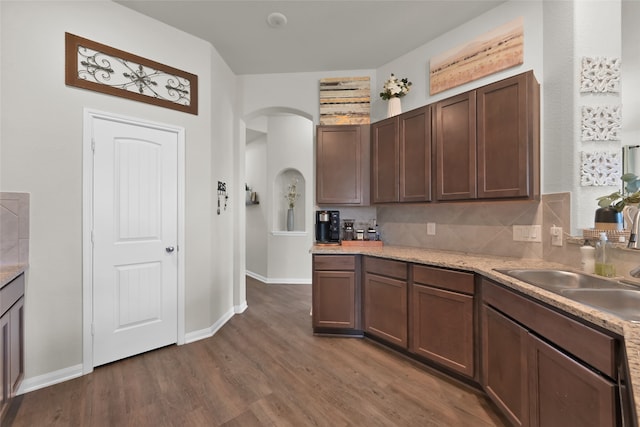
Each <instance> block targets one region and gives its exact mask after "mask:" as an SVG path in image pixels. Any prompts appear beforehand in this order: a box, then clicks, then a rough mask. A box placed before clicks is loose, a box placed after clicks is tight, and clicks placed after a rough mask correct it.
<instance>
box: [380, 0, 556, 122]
mask: <svg viewBox="0 0 640 427" xmlns="http://www.w3.org/2000/svg"><path fill="white" fill-rule="evenodd" d="M521 16H522V17H523V18H524V34H525V36H524V63H523V64H522V65H519V66H516V67H513V68H509V69H507V70H503V71H500V72H498V73H495V74H491V75H489V76H486V77H484V78H481V79H478V80H475V81H473V82H469V83H467V84H464V85H461V86H458V87H455V88H452V89H449V90H446V91H444V92H441V93H438V94H436V95H434V96H430V95H429V59H430V58H431V57H433V56H435V55H438V54H441V53H443V52H446V51H447V50H449V49H452V48H455V47H457V46H460V45H463V44H466V43H468V42H469V41H471V40H472V39H474V38H475V37H477V36H480V35H483V34H484V33H486V32H488V31H490V30H493V29H495V28H496V27H499V26H501V25H503V24H506V23H507V22H510V21H512V20H514V19H516V18H518V17H521ZM541 23H542V6H541V3H540V2H537V1H511V2H507V3H504V4H502V5H500V6H498V7H496V8H494V9H492V10H490V11H488V12H486V13H484V14H482V15H480V16H479V17H477V18H475V19H473V20H471V21H469V22H467V23H465V24H463V25H461V26H459V27H457V28H455V29H454V30H452V31H449V32H447V33H445V34H443V35H441V36H440V37H438V38H437V39H434V40H432V41H431V42H429V43H427V44H424V45H422V46H420V47H419V48H417V49H415V50H413V51H411V52H409V53H407V54H406V55H403V56H401V57H399V58H397V59H394V60H393V61H391V62H389V63H388V64H385V65H383V66H382V67H380V68H378V69H377V70H376V80H377V81H378V82H380V84H379V85H380V86H382V83H383V82H384V81H385V80H386V79H387V78H388V77H389V75H390V74H391V73H394V74H395V75H396V76H397V77H400V78H403V77H407V78H408V79H409V81H411V82H412V83H413V85H412V86H411V91H410V92H409V93H408V94H407V95H406V96H404V97H403V98H402V111H409V110H411V109H414V108H418V107H421V106H423V105H425V104H430V103H433V102H436V101H438V100H441V99H445V98H449V97H450V96H453V95H456V94H458V93H462V92H466V91H468V90H470V89H473V88H476V87H479V86H482V85H485V84H488V83H491V82H494V81H497V80H501V79H503V78H506V77H509V76H512V75H515V74H519V73H521V72H524V71H527V70H533V71H534V74H535V76H536V78H537V79H538V81H540V82H541V81H542V80H543V68H542V64H543V62H542V25H541ZM380 89H381V87H374V90H373V91H372V92H373V97H372V101H374V102H373V108H372V121H377V120H380V119H383V118H384V117H385V115H386V108H387V105H386V101H383V100H382V99H381V98H380V97H379V96H378V93H379V92H380Z"/></svg>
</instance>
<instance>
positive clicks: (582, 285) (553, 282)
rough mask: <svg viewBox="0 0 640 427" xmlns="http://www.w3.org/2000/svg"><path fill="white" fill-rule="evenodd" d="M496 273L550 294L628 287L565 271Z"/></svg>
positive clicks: (517, 270) (501, 271) (528, 270)
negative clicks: (571, 290) (550, 292)
mask: <svg viewBox="0 0 640 427" xmlns="http://www.w3.org/2000/svg"><path fill="white" fill-rule="evenodd" d="M496 271H498V272H500V273H503V274H506V275H507V276H511V277H514V278H516V279H518V280H522V281H523V282H527V283H530V284H532V285H536V286H538V287H540V288H543V289H546V290H549V291H552V292H556V291H561V290H563V289H603V288H605V289H609V288H614V289H615V288H620V287H628V286H627V285H623V284H621V283H619V282H616V281H613V280H610V279H605V278H603V277H596V276H591V275H588V274H585V273H579V272H574V271H566V270H538V269H514V270H496Z"/></svg>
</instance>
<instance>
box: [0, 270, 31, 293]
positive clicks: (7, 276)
mask: <svg viewBox="0 0 640 427" xmlns="http://www.w3.org/2000/svg"><path fill="white" fill-rule="evenodd" d="M27 267H28V265H27V264H12V265H3V266H0V288H3V287H4V285H6V284H7V283H9V282H10V281H12V280H13V279H15V278H16V277H18V276H19V275H20V274H22V273H24V271H25V270H26V269H27Z"/></svg>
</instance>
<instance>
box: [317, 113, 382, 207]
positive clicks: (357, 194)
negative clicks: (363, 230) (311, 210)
mask: <svg viewBox="0 0 640 427" xmlns="http://www.w3.org/2000/svg"><path fill="white" fill-rule="evenodd" d="M316 139H317V144H316V201H317V203H318V204H319V205H321V204H329V205H334V206H336V205H356V206H360V205H362V206H367V205H368V204H369V197H370V196H369V126H368V125H367V126H360V125H343V126H318V128H317V138H316Z"/></svg>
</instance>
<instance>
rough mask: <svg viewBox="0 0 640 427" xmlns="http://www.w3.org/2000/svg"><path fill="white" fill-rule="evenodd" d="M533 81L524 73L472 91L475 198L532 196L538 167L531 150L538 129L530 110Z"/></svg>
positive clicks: (535, 104) (533, 103)
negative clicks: (474, 98) (475, 115)
mask: <svg viewBox="0 0 640 427" xmlns="http://www.w3.org/2000/svg"><path fill="white" fill-rule="evenodd" d="M534 84H535V82H534V79H533V74H532V73H527V74H520V75H518V76H515V77H512V78H509V79H505V80H502V81H499V82H497V83H493V84H490V85H487V86H484V87H482V88H480V89H478V90H477V91H476V93H477V103H478V104H477V108H478V111H477V112H478V119H477V120H478V123H477V125H478V134H477V138H478V198H505V197H530V196H532V193H533V191H534V184H536V180H537V179H538V178H537V175H538V174H537V173H534V171H535V170H536V168H539V165H537V164H534V161H536V159H537V153H534V151H533V150H534V144H533V138H534V132H535V135H537V132H538V130H537V129H535V128H534V127H535V126H537V123H535V121H534V120H533V117H532V116H531V113H532V112H534V111H536V109H539V105H538V104H539V103H538V102H536V99H537V96H535V94H536V91H535V89H537V87H536V88H534V87H532V86H533V85H534ZM536 163H537V161H536Z"/></svg>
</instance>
